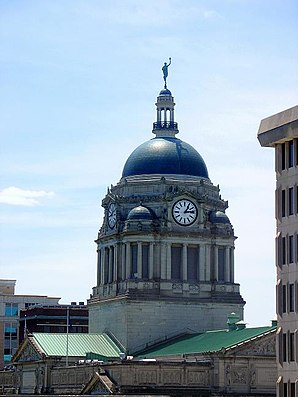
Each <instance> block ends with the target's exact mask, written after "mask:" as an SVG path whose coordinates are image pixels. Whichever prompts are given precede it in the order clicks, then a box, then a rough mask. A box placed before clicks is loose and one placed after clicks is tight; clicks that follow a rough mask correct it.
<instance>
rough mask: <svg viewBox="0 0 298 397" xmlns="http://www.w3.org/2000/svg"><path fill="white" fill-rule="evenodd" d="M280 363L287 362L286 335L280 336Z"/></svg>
mask: <svg viewBox="0 0 298 397" xmlns="http://www.w3.org/2000/svg"><path fill="white" fill-rule="evenodd" d="M282 361H283V362H286V361H287V334H282Z"/></svg>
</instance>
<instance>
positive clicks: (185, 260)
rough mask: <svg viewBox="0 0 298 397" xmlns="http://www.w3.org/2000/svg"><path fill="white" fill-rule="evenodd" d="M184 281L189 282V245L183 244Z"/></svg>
mask: <svg viewBox="0 0 298 397" xmlns="http://www.w3.org/2000/svg"><path fill="white" fill-rule="evenodd" d="M182 279H183V281H187V244H183V248H182Z"/></svg>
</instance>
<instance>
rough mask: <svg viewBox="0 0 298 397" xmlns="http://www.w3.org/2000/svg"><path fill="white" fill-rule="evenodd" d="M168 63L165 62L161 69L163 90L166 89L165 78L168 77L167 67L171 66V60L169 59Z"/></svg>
mask: <svg viewBox="0 0 298 397" xmlns="http://www.w3.org/2000/svg"><path fill="white" fill-rule="evenodd" d="M169 61H170V62H169V63H168V64H167V63H166V62H165V63H164V65H163V67H162V68H161V69H162V72H163V79H164V81H165V90H166V89H167V77H168V67H169V66H170V65H171V62H172V59H171V58H169Z"/></svg>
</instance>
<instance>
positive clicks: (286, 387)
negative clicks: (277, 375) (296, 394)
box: [283, 383, 288, 397]
mask: <svg viewBox="0 0 298 397" xmlns="http://www.w3.org/2000/svg"><path fill="white" fill-rule="evenodd" d="M283 397H288V384H287V383H284V393H283Z"/></svg>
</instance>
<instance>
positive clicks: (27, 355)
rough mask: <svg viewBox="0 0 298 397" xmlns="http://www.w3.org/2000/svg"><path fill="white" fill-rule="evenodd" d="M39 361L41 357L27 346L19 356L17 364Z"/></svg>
mask: <svg viewBox="0 0 298 397" xmlns="http://www.w3.org/2000/svg"><path fill="white" fill-rule="evenodd" d="M41 359H42V357H41V355H40V354H39V353H37V351H36V350H35V349H34V348H33V347H32V346H31V345H30V344H28V345H27V346H26V348H25V350H24V351H23V353H22V354H21V355H20V357H19V359H18V362H24V361H39V360H41Z"/></svg>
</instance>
